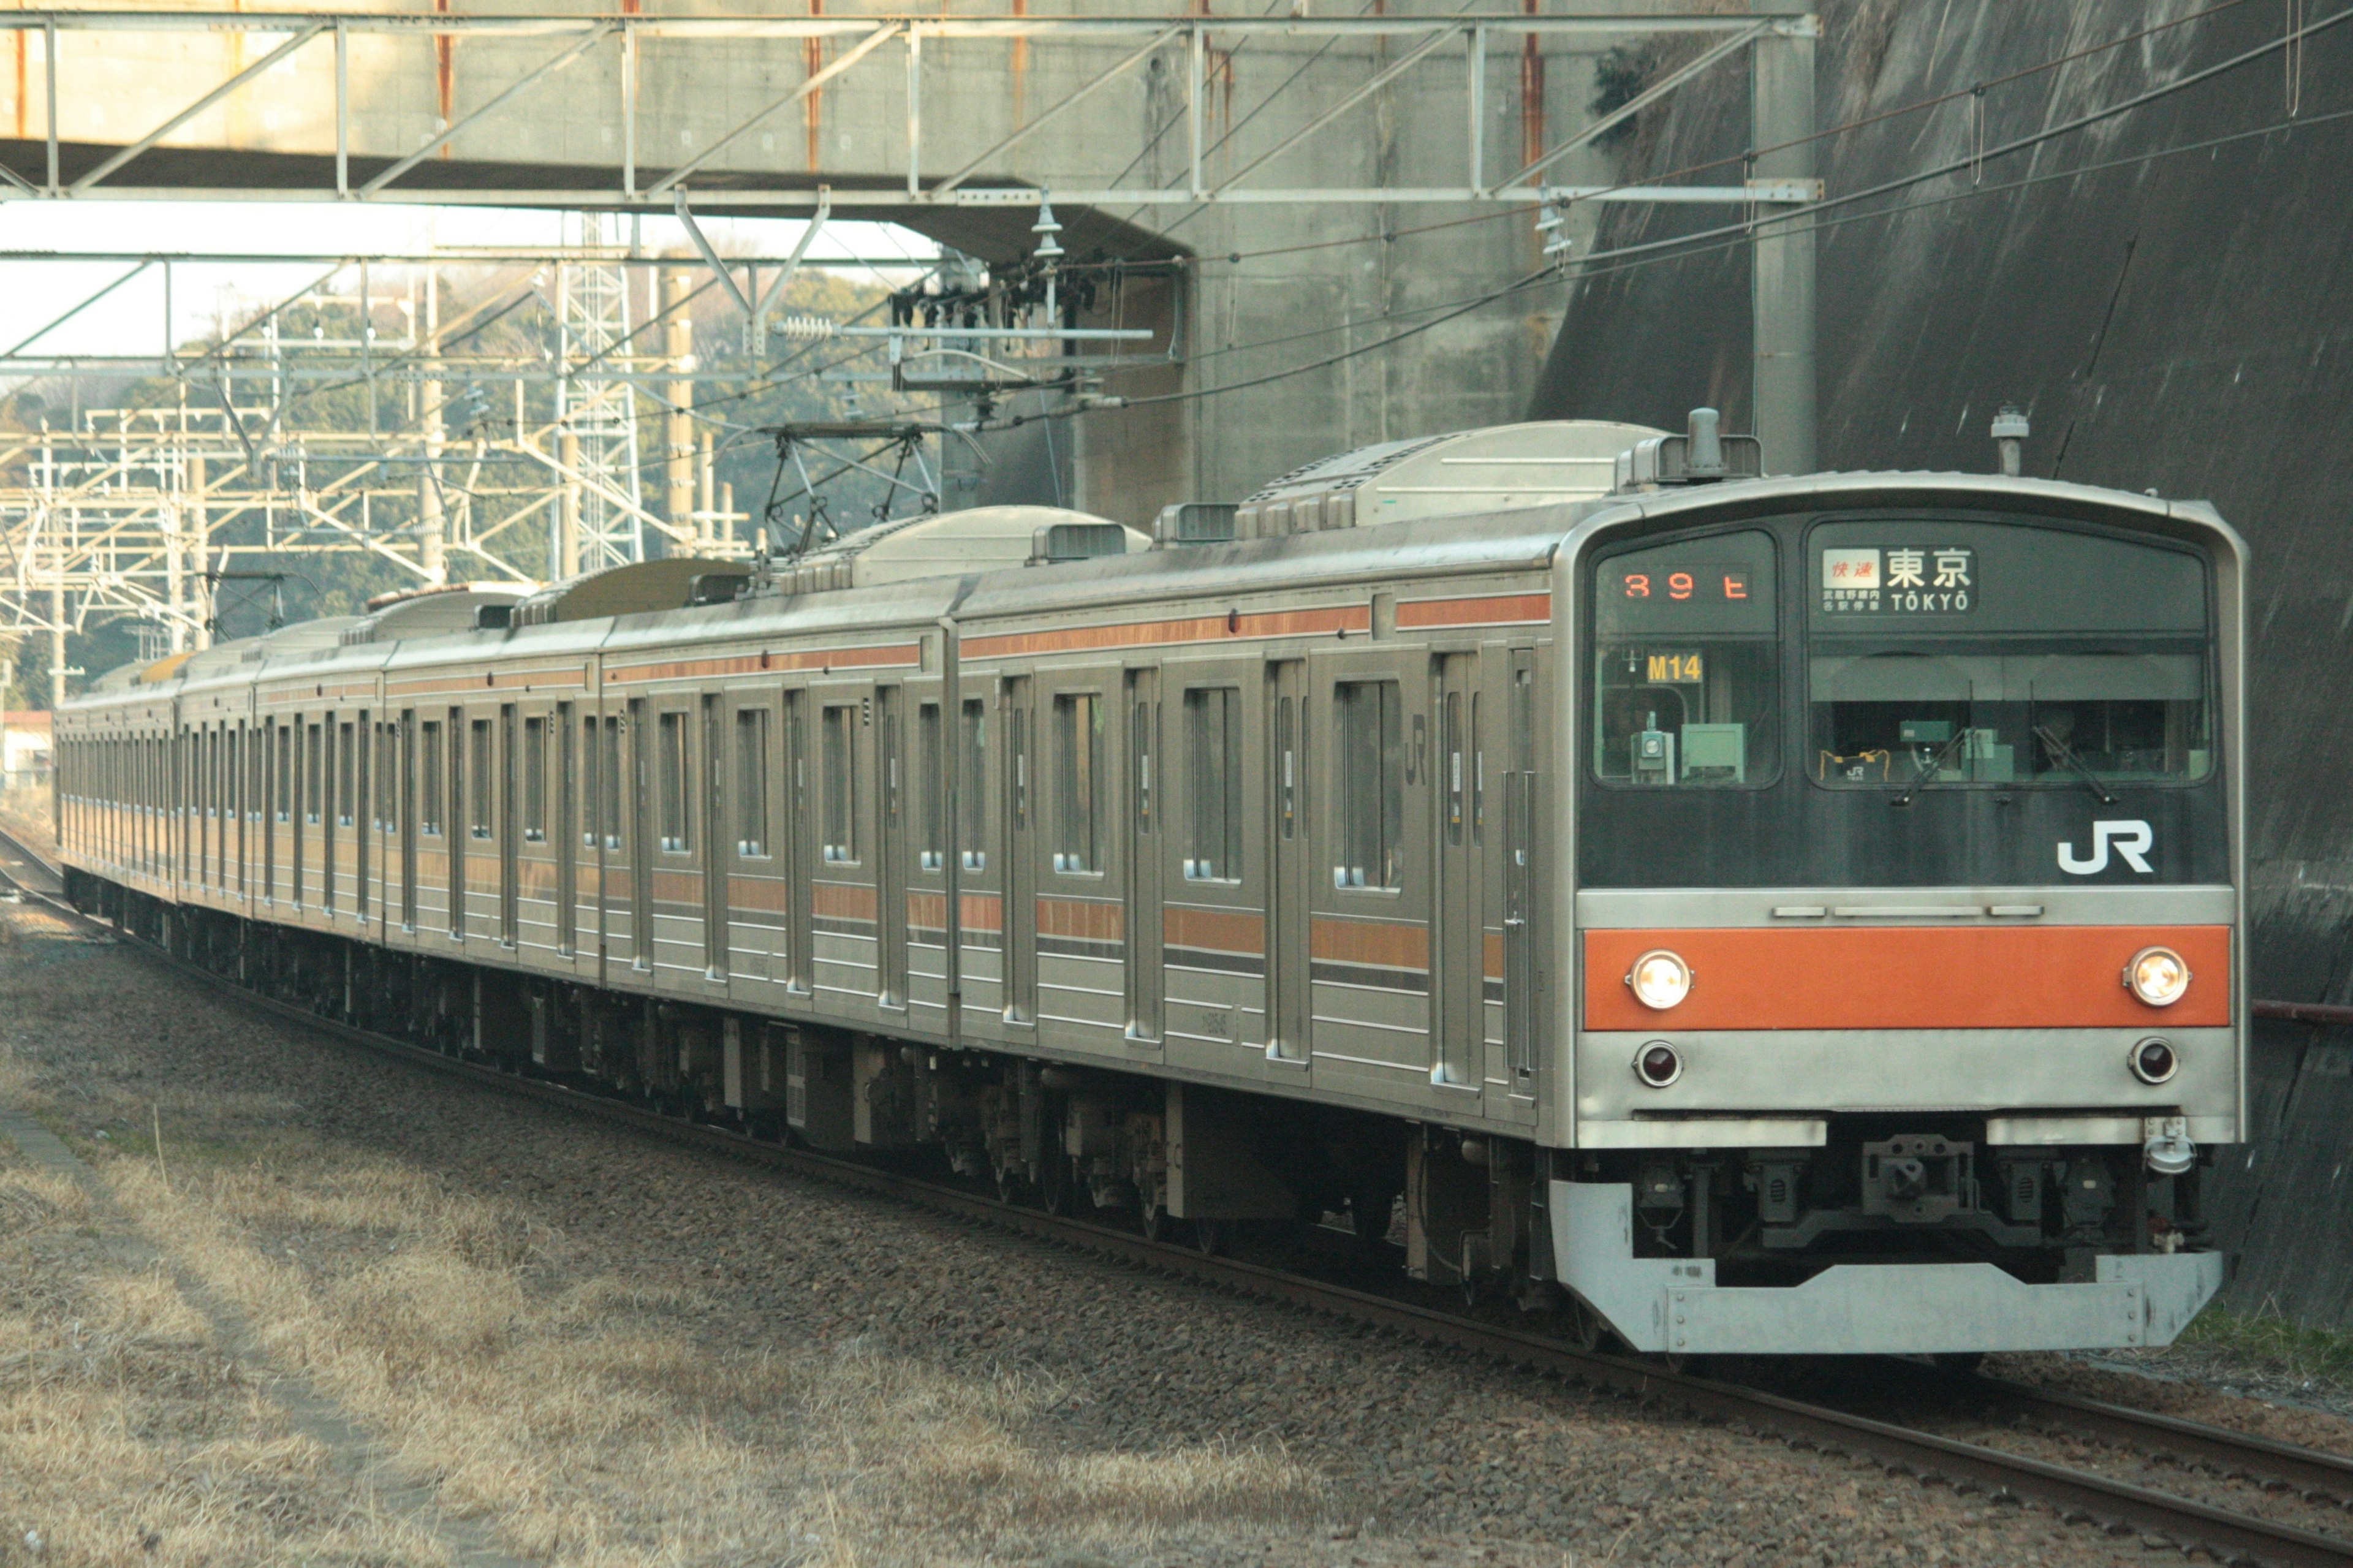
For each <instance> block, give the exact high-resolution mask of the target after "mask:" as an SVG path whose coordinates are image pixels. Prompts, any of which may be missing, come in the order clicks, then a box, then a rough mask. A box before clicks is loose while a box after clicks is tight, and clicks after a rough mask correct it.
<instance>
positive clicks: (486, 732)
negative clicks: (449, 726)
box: [466, 719, 498, 838]
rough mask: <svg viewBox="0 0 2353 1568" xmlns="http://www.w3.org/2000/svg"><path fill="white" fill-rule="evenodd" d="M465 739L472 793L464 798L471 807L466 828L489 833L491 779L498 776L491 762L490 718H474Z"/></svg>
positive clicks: (474, 833)
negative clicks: (468, 745) (469, 743)
mask: <svg viewBox="0 0 2353 1568" xmlns="http://www.w3.org/2000/svg"><path fill="white" fill-rule="evenodd" d="M469 739H470V741H471V742H472V751H471V752H470V754H469V755H468V757H467V758H466V771H467V772H468V773H471V774H472V775H473V779H474V793H473V795H472V796H471V797H470V800H469V801H468V803H467V804H468V805H470V806H471V807H472V810H471V813H470V816H468V818H467V822H466V827H467V831H468V832H469V833H470V834H471V835H472V836H473V837H476V838H488V837H491V796H492V795H493V794H494V793H495V792H494V791H493V790H492V788H491V780H492V779H494V778H496V777H497V776H498V774H497V773H496V772H495V771H494V770H493V769H492V767H491V721H489V720H488V719H477V720H475V721H473V731H472V733H471V734H470V737H469Z"/></svg>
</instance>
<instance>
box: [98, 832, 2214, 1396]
mask: <svg viewBox="0 0 2353 1568" xmlns="http://www.w3.org/2000/svg"><path fill="white" fill-rule="evenodd" d="M69 894H70V896H71V897H72V898H73V900H74V901H75V903H76V904H77V905H78V907H79V908H81V909H83V910H85V911H86V912H88V913H90V914H92V915H95V916H98V917H100V918H102V919H107V920H111V921H113V922H115V923H116V924H117V925H118V926H119V927H120V928H121V930H123V931H126V932H127V933H128V934H130V935H132V936H134V937H136V938H138V939H140V940H142V941H143V942H148V943H150V944H152V945H153V946H156V947H158V948H160V949H163V950H164V951H165V952H169V953H170V954H172V955H173V956H174V957H176V958H179V959H181V960H184V961H185V962H188V963H194V964H195V965H197V966H199V967H201V968H203V969H205V970H206V971H209V972H210V973H215V974H216V975H219V976H221V977H222V978H224V979H226V980H228V981H231V982H233V983H235V984H238V985H240V986H243V987H246V988H248V989H250V990H253V991H255V992H257V993H259V994H262V995H265V996H268V997H270V998H272V999H274V1000H276V1001H279V1002H281V1003H286V1004H290V1005H296V1006H299V1007H301V1008H302V1009H304V1010H305V1011H308V1012H310V1013H312V1014H314V1015H316V1016H320V1017H322V1018H325V1019H329V1020H332V1021H334V1022H338V1023H343V1024H348V1025H351V1026H355V1027H359V1028H363V1029H365V1030H368V1031H370V1032H372V1033H376V1034H381V1035H385V1036H390V1037H395V1038H398V1039H402V1040H405V1041H407V1042H409V1043H411V1044H414V1045H417V1046H421V1047H427V1048H429V1049H432V1050H435V1051H438V1052H440V1053H443V1054H446V1055H449V1056H452V1057H457V1058H465V1059H470V1060H474V1061H478V1062H481V1063H484V1064H487V1065H491V1066H494V1067H497V1068H501V1069H502V1070H507V1071H512V1072H518V1073H527V1074H531V1075H534V1076H539V1077H543V1078H547V1079H554V1080H557V1081H562V1082H566V1083H570V1084H574V1085H576V1086H578V1087H581V1088H583V1089H593V1090H596V1091H598V1092H604V1093H609V1094H615V1095H618V1096H622V1097H625V1098H628V1099H629V1100H633V1101H636V1102H638V1103H641V1104H646V1105H650V1106H653V1107H656V1108H658V1109H660V1110H664V1111H665V1112H667V1113H669V1114H671V1115H675V1116H679V1117H682V1118H691V1119H695V1120H700V1121H709V1122H713V1123H717V1124H720V1125H724V1126H728V1127H731V1128H733V1129H736V1130H739V1131H743V1132H744V1133H746V1134H748V1135H751V1136H754V1137H757V1138H763V1139H770V1140H776V1141H782V1142H793V1143H797V1144H799V1145H802V1146H806V1147H809V1148H812V1149H816V1150H818V1151H822V1152H838V1153H844V1154H857V1155H860V1156H865V1157H871V1158H880V1159H884V1160H889V1161H893V1162H898V1163H909V1164H915V1165H924V1164H928V1165H930V1166H931V1167H933V1168H934V1169H936V1170H938V1171H940V1172H941V1173H954V1174H955V1175H956V1176H960V1177H963V1178H965V1179H968V1180H970V1181H972V1182H974V1183H975V1184H986V1185H988V1186H991V1187H993V1188H994V1190H995V1191H996V1192H997V1194H998V1195H999V1196H1001V1197H1003V1198H1004V1199H1005V1200H1007V1201H1008V1202H1012V1203H1019V1204H1028V1205H1037V1206H1039V1207H1042V1208H1045V1209H1048V1210H1050V1211H1051V1212H1055V1213H1058V1214H1063V1215H1095V1216H1099V1217H1102V1218H1103V1219H1105V1220H1107V1221H1109V1222H1111V1223H1119V1224H1128V1225H1133V1226H1136V1227H1138V1228H1140V1229H1142V1230H1143V1231H1144V1232H1145V1234H1146V1235H1148V1236H1151V1237H1155V1238H1166V1239H1174V1240H1179V1241H1184V1242H1188V1243H1190V1244H1191V1245H1195V1246H1198V1247H1203V1248H1205V1249H1208V1250H1219V1249H1222V1248H1224V1247H1228V1246H1230V1245H1232V1244H1233V1243H1234V1242H1235V1241H1236V1240H1237V1239H1239V1238H1240V1237H1244V1236H1246V1235H1251V1234H1257V1235H1262V1236H1263V1235H1271V1234H1274V1233H1279V1232H1282V1231H1285V1230H1293V1229H1296V1228H1297V1227H1302V1226H1311V1227H1312V1226H1322V1227H1326V1228H1327V1229H1332V1230H1338V1231H1341V1232H1345V1233H1347V1234H1350V1235H1352V1236H1353V1237H1355V1238H1356V1242H1357V1243H1358V1244H1359V1246H1360V1247H1362V1248H1363V1252H1364V1256H1365V1257H1366V1258H1367V1259H1368V1260H1378V1261H1381V1262H1383V1263H1384V1264H1387V1265H1389V1266H1393V1267H1401V1268H1402V1269H1403V1271H1404V1272H1405V1273H1407V1274H1408V1275H1409V1276H1410V1277H1412V1278H1414V1279H1420V1280H1425V1281H1429V1282H1430V1283H1432V1284H1437V1285H1442V1286H1448V1287H1452V1288H1458V1289H1461V1292H1462V1294H1463V1295H1464V1296H1465V1297H1466V1298H1468V1299H1470V1300H1486V1301H1502V1300H1511V1301H1514V1302H1516V1303H1517V1304H1518V1305H1519V1306H1520V1307H1521V1308H1523V1309H1525V1310H1530V1311H1538V1312H1545V1313H1550V1314H1556V1315H1557V1318H1558V1325H1557V1326H1559V1327H1561V1328H1562V1329H1563V1331H1565V1332H1566V1333H1567V1335H1568V1337H1570V1338H1572V1339H1574V1340H1577V1341H1578V1342H1582V1343H1585V1344H1587V1345H1599V1344H1601V1343H1604V1342H1607V1341H1609V1340H1610V1339H1611V1338H1612V1337H1615V1338H1616V1339H1618V1340H1620V1341H1622V1342H1626V1343H1628V1344H1630V1345H1632V1346H1633V1348H1635V1349H1638V1350H1644V1351H1663V1352H1668V1353H1670V1354H1672V1353H1675V1352H1678V1351H1681V1350H1689V1349H1692V1347H1693V1345H1694V1339H1693V1330H1692V1323H1693V1321H1694V1320H1695V1319H1700V1320H1704V1319H1706V1318H1708V1316H1709V1315H1710V1314H1711V1313H1712V1314H1714V1315H1715V1316H1716V1317H1718V1318H1722V1317H1724V1316H1725V1313H1727V1312H1729V1313H1730V1314H1731V1316H1732V1317H1733V1318H1735V1319H1738V1320H1739V1321H1736V1322H1729V1323H1718V1324H1717V1325H1716V1327H1715V1329H1714V1330H1713V1331H1712V1333H1713V1337H1712V1338H1710V1339H1708V1340H1707V1341H1706V1342H1705V1343H1704V1347H1702V1348H1704V1349H1705V1350H1708V1351H1720V1350H1726V1349H1732V1350H1737V1349H1742V1348H1754V1349H1757V1350H1760V1351H1766V1350H1774V1349H1782V1348H1789V1347H1788V1346H1787V1345H1782V1344H1776V1343H1772V1342H1771V1341H1773V1340H1774V1339H1776V1338H1777V1337H1778V1338H1780V1339H1784V1340H1788V1339H1796V1340H1802V1341H1806V1342H1817V1341H1820V1340H1821V1339H1823V1338H1824V1335H1825V1332H1826V1331H1824V1330H1823V1329H1821V1328H1820V1327H1819V1326H1816V1327H1810V1328H1802V1329H1796V1330H1793V1329H1791V1328H1790V1327H1789V1326H1788V1323H1789V1319H1790V1317H1791V1315H1792V1314H1793V1313H1795V1314H1799V1315H1804V1314H1813V1315H1816V1316H1820V1315H1822V1314H1825V1313H1827V1314H1829V1315H1831V1317H1833V1318H1835V1317H1838V1316H1839V1315H1841V1314H1843V1315H1846V1316H1849V1317H1852V1316H1854V1315H1856V1314H1869V1315H1872V1316H1873V1317H1890V1318H1900V1317H1902V1316H1904V1315H1905V1314H1913V1315H1915V1316H1921V1317H1931V1318H1936V1319H1938V1320H1940V1321H1939V1322H1938V1323H1923V1322H1915V1323H1910V1324H1903V1323H1897V1324H1894V1325H1893V1326H1892V1327H1891V1326H1890V1325H1888V1324H1884V1323H1877V1324H1856V1325H1854V1326H1853V1333H1852V1335H1851V1336H1849V1339H1848V1348H1852V1349H1854V1350H1866V1349H1873V1348H1887V1347H1888V1346H1893V1347H1895V1348H1899V1349H1901V1348H1919V1349H1926V1350H1931V1351H1935V1350H1950V1351H1953V1352H1976V1351H1981V1350H1985V1349H1999V1348H2038V1347H2039V1348H2058V1347H2059V1346H2062V1345H2064V1344H2067V1343H2071V1342H2073V1341H2076V1340H2082V1339H2084V1338H2085V1337H2086V1331H2085V1329H2084V1327H2083V1326H2082V1324H2083V1321H2084V1314H2085V1312H2086V1310H2088V1308H2087V1306H2086V1303H2089V1302H2091V1300H2092V1297H2091V1295H2090V1292H2093V1291H2097V1292H2104V1293H2105V1294H2104V1295H2102V1296H2101V1298H2100V1301H2101V1302H2102V1303H2105V1306H2104V1307H2103V1310H2105V1308H2106V1307H2117V1306H2120V1307H2121V1309H2122V1310H2123V1312H2124V1314H2125V1316H2126V1317H2128V1318H2129V1319H2130V1320H2131V1321H2130V1322H2129V1323H2126V1322H2124V1321H2117V1322H2115V1323H2105V1321H2104V1320H2101V1321H2100V1322H2101V1323H2105V1326H2100V1324H2099V1323H2095V1326H2094V1328H2093V1329H2092V1330H2091V1331H2090V1334H2089V1337H2091V1338H2093V1339H2095V1340H2097V1341H2098V1342H2103V1343H2114V1344H2119V1345H2121V1344H2136V1343H2162V1342H2166V1341H2168V1340H2169V1339H2170V1338H2171V1337H2172V1335H2173V1333H2175V1332H2178V1331H2179V1328H2180V1327H2181V1326H2182V1325H2183V1324H2185V1323H2186V1322H2187V1320H2188V1317H2189V1315H2191V1314H2194V1312H2195V1310H2196V1309H2197V1307H2198V1306H2200V1305H2202V1303H2203V1302H2204V1300H2206V1299H2207V1298H2208V1297H2210V1296H2211V1293H2212V1291H2213V1289H2216V1288H2218V1287H2219V1285H2220V1283H2221V1257H2220V1255H2218V1254H2215V1253H2212V1252H2211V1251H2208V1250H2206V1247H2207V1238H2206V1223H2205V1220H2204V1218H2203V1215H2202V1212H2201V1209H2200V1201H2199V1198H2200V1166H2199V1164H2197V1163H2192V1164H2190V1165H2189V1167H2188V1168H2186V1169H2184V1170H2181V1171H2179V1172H2178V1173H2170V1174H2168V1173H2160V1172H2158V1171H2156V1170H2153V1169H2151V1167H2150V1163H2149V1161H2148V1160H2147V1158H2146V1157H2145V1151H2144V1149H2143V1148H2142V1147H2140V1146H2138V1145H2113V1146H2088V1147H2084V1146H2079V1147H2039V1146H2031V1147H2015V1146H2004V1145H1995V1144H1989V1143H1988V1142H1985V1136H1984V1135H1985V1131H1986V1128H1985V1123H1984V1119H1983V1118H1982V1117H1976V1118H1971V1117H1966V1116H1937V1115H1919V1114H1913V1115H1901V1116H1895V1115H1887V1116H1850V1117H1844V1118H1833V1119H1832V1120H1831V1123H1830V1131H1829V1135H1828V1137H1827V1140H1826V1141H1825V1142H1824V1143H1823V1144H1822V1145H1821V1146H1820V1147H1813V1148H1788V1149H1760V1148H1747V1149H1739V1148H1727V1149H1658V1150H1630V1151H1628V1150H1619V1151H1556V1150H1547V1149H1543V1148H1539V1147H1537V1146H1535V1144H1533V1143H1530V1142H1523V1141H1518V1140H1510V1139H1499V1138H1489V1137H1482V1136H1480V1135H1478V1134H1476V1133H1472V1132H1465V1131H1458V1130H1454V1129H1449V1128H1443V1127H1437V1126H1431V1125H1427V1124H1417V1123H1413V1122H1409V1121H1403V1120H1401V1119H1398V1118H1394V1117H1387V1116H1380V1115H1377V1114H1372V1113H1368V1112H1364V1111H1358V1110H1350V1109H1346V1108H1343V1107H1336V1106H1330V1105H1321V1104H1314V1103H1309V1102H1303V1101H1297V1100H1277V1099H1273V1098H1271V1097H1265V1096H1256V1095H1250V1094H1247V1093H1243V1092H1240V1091H1236V1090H1232V1089H1219V1088H1214V1087H1208V1086H1203V1085H1198V1084H1187V1083H1180V1082H1174V1081H1169V1080H1166V1079H1155V1078H1149V1077H1145V1076H1142V1075H1136V1074H1124V1073H1119V1072H1114V1071H1108V1070H1103V1069H1100V1068H1092V1067H1078V1066H1071V1065H1067V1064H1062V1063H1057V1062H1050V1061H1039V1060H1034V1059H1029V1058H1020V1057H1015V1056H1009V1055H1006V1054H1003V1053H999V1052H995V1051H986V1050H977V1049H958V1048H952V1047H940V1046H935V1045H925V1044H920V1043H912V1042H905V1041H901V1040H895V1039H892V1038H888V1037H881V1036H878V1035H872V1034H868V1033H863V1032H859V1031H855V1030H850V1029H841V1028H832V1027H827V1026H817V1025H811V1024H806V1023H799V1022H793V1021H786V1020H778V1019H773V1018H765V1017H761V1016H754V1015H746V1014H738V1013H732V1012H727V1011H723V1010H720V1009H714V1008H711V1007H708V1006H703V1005H694V1004H689V1003H682V1002H678V1001H674V1000H670V999H665V998H659V997H647V996H642V995H634V994H622V993H617V992H611V991H606V990H602V989H598V988H596V987H592V986H586V985H582V984H574V983H570V982H565V981H556V980H549V979H545V978H542V977H535V976H529V975H522V974H516V973H511V972H508V971H504V970H501V969H494V968H490V967H486V966H482V965H478V964H473V963H464V962H461V961H458V960H455V959H447V958H440V957H436V956H432V955H428V954H420V953H415V952H404V951H399V950H394V949H386V948H382V947H376V946H374V945H371V944H369V943H366V942H362V941H357V940H353V939H348V938H344V937H341V936H334V935H330V934H325V933H321V932H316V931H304V930H300V929H293V928H288V927H282V926H276V925H271V924H267V923H263V922H258V921H248V920H245V919H243V918H241V917H237V916H233V915H227V914H223V913H220V912H217V911H212V910H202V909H195V908H190V907H186V906H176V905H173V904H169V903H166V902H164V901H162V900H155V899H153V898H151V897H148V896H147V895H145V894H142V893H140V892H137V891H135V890H132V889H124V888H122V887H121V886H119V885H117V884H114V883H111V882H107V881H104V880H101V879H96V878H92V877H90V876H89V875H87V874H86V873H81V872H79V871H73V872H69ZM1983 1265H1990V1266H1992V1267H1991V1268H1982V1267H1977V1266H1983ZM1837 1281H1844V1282H1845V1286H1846V1287H1847V1288H1848V1289H1847V1294H1846V1295H1841V1293H1840V1292H1839V1291H1838V1290H1835V1289H1831V1288H1830V1287H1831V1283H1833V1282H1837ZM1866 1282H1867V1283H1866ZM1890 1282H1894V1283H1893V1288H1892V1289H1891V1285H1890ZM2049 1286H2079V1287H2084V1288H2086V1290H2084V1291H2078V1292H2060V1293H2055V1294H2054V1293H2053V1292H2051V1291H2048V1290H2035V1289H2031V1288H2033V1287H2049ZM1857 1287H1860V1288H1861V1289H1862V1294H1860V1295H1854V1294H1853V1288H1857ZM2021 1289H2023V1293H2020V1292H2021ZM1989 1292H1990V1293H1989ZM1973 1293H1974V1294H1973ZM1849 1297H1852V1299H1849ZM1703 1298H1705V1299H1704V1300H1703ZM2063 1298H2064V1299H2067V1300H2063ZM2052 1300H2062V1304H2063V1305H2064V1306H2066V1307H2067V1308H2068V1310H2067V1311H2066V1312H2063V1313H2062V1314H2061V1315H2060V1316H2058V1317H2054V1316H2053V1315H2052V1312H2051V1311H2050V1310H2047V1303H2048V1302H2050V1301H2052ZM1760 1314H1761V1315H1760ZM1677 1324H1682V1325H1683V1330H1682V1331H1680V1332H1679V1331H1678V1329H1677V1327H1676V1325H1677ZM1874 1336H1876V1339H1874ZM1832 1337H1834V1338H1835V1337H1836V1335H1835V1334H1833V1335H1832ZM1878 1341H1883V1342H1884V1344H1881V1343H1879V1342H1878ZM1750 1342H1754V1343H1753V1344H1751V1343H1750ZM2046 1342H2047V1343H2046ZM1693 1353H1699V1352H1698V1351H1696V1350H1694V1352H1693Z"/></svg>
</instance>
